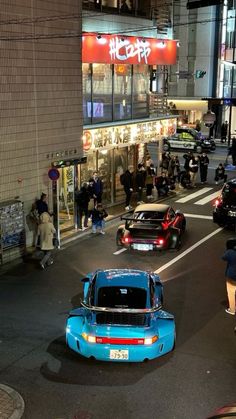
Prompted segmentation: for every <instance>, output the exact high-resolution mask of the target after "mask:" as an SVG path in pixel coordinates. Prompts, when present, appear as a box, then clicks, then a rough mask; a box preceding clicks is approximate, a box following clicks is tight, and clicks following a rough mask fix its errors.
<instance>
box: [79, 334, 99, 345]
mask: <svg viewBox="0 0 236 419" xmlns="http://www.w3.org/2000/svg"><path fill="white" fill-rule="evenodd" d="M82 336H83V338H84V340H86V341H87V342H89V343H96V336H92V335H87V333H82Z"/></svg>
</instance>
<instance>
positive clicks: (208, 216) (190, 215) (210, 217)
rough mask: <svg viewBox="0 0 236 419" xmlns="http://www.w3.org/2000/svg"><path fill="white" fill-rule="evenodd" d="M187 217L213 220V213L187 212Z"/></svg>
mask: <svg viewBox="0 0 236 419" xmlns="http://www.w3.org/2000/svg"><path fill="white" fill-rule="evenodd" d="M184 215H185V217H187V218H200V219H202V220H212V216H211V215H198V214H185V213H184Z"/></svg>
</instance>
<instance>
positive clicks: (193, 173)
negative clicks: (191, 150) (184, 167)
mask: <svg viewBox="0 0 236 419" xmlns="http://www.w3.org/2000/svg"><path fill="white" fill-rule="evenodd" d="M197 172H198V157H195V156H193V157H192V158H191V160H190V161H189V173H190V178H191V183H192V187H193V188H196V179H197Z"/></svg>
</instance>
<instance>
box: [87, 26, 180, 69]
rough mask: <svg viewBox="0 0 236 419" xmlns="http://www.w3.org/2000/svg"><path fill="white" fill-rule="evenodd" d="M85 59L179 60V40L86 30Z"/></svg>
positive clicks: (158, 62)
mask: <svg viewBox="0 0 236 419" xmlns="http://www.w3.org/2000/svg"><path fill="white" fill-rule="evenodd" d="M82 40H83V43H82V61H83V63H105V64H148V65H171V64H176V52H177V41H175V40H172V39H156V38H143V37H136V36H124V35H107V34H101V35H98V34H90V33H83V37H82Z"/></svg>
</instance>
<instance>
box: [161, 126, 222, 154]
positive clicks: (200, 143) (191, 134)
mask: <svg viewBox="0 0 236 419" xmlns="http://www.w3.org/2000/svg"><path fill="white" fill-rule="evenodd" d="M215 148H216V145H215V141H214V140H212V139H211V138H207V137H206V136H205V135H203V134H202V133H201V132H199V131H197V130H195V129H193V128H183V127H178V128H177V130H176V134H174V135H170V136H169V137H167V138H164V145H163V149H164V150H165V151H169V150H171V149H183V150H191V151H193V152H196V153H202V151H214V150H215Z"/></svg>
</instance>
